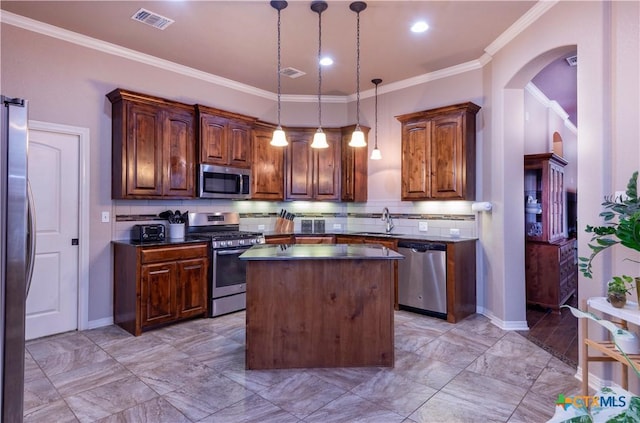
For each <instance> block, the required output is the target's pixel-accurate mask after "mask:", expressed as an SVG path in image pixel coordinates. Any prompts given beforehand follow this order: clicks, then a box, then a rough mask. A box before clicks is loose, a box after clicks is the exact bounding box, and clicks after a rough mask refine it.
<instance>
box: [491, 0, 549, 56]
mask: <svg viewBox="0 0 640 423" xmlns="http://www.w3.org/2000/svg"><path fill="white" fill-rule="evenodd" d="M558 2H559V0H548V1H547V0H541V1H538V2H537V3H536V4H535V5H534V6H533V7H532V8H531V9H529V10H528V11H527V13H525V14H524V15H522V16H521V17H520V19H518V20H517V21H515V22H514V23H513V25H511V26H510V27H509V28H507V30H506V31H504V32H503V33H502V34H500V35H499V36H498V38H496V39H495V40H494V41H493V42H492V43H491V44H489V45H488V46H487V48H485V49H484V51H485V52H486V53H487V54H488V55H489V56H492V57H493V56H494V55H495V54H496V53H497V52H498V51H499V50H500V49H501V48H502V47H504V46H506V45H507V44H509V43H510V42H511V41H512V40H513V39H514V38H516V36H518V35H519V34H520V33H521V32H522V31H524V30H525V29H527V28H528V27H529V25H531V24H532V23H534V22H535V21H536V20H538V18H539V17H540V16H542V15H544V14H545V13H547V11H548V10H549V9H551V8H552V7H553V6H555V5H556V4H557V3H558Z"/></svg>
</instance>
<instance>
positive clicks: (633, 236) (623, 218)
mask: <svg viewBox="0 0 640 423" xmlns="http://www.w3.org/2000/svg"><path fill="white" fill-rule="evenodd" d="M625 194H626V195H625V196H618V197H615V196H608V197H605V201H604V202H603V203H602V206H603V207H604V210H603V211H602V212H601V213H600V216H601V217H602V218H604V220H605V223H604V224H603V225H600V226H591V225H587V227H586V229H585V232H587V233H590V234H592V236H591V240H590V242H589V248H590V249H591V255H590V256H589V257H580V258H579V259H578V260H579V263H578V268H579V270H580V271H581V272H582V274H583V275H584V276H585V277H587V278H592V277H593V275H592V266H593V260H594V259H595V257H596V256H597V255H598V254H600V253H601V252H603V251H604V250H606V249H608V248H611V247H613V246H615V245H621V246H622V247H625V248H629V249H631V250H634V251H638V252H640V199H639V198H638V172H637V171H636V172H634V173H633V175H631V179H629V183H628V184H627V190H626V192H625ZM626 260H631V261H634V262H637V261H636V260H633V259H630V258H627V259H626ZM632 279H633V280H634V281H635V287H636V290H637V291H639V292H638V293H639V294H640V283H639V282H640V277H635V278H631V277H630V276H626V275H622V276H614V277H613V278H612V279H611V281H610V282H609V284H611V283H612V282H613V284H612V285H613V286H612V289H613V290H614V292H617V293H621V292H623V291H624V295H625V299H626V294H627V293H629V289H628V288H626V285H627V284H628V283H630V282H631V280H632ZM622 286H624V287H625V289H624V290H623V289H622ZM638 297H639V298H640V295H639V296H638Z"/></svg>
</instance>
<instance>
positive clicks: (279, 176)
mask: <svg viewBox="0 0 640 423" xmlns="http://www.w3.org/2000/svg"><path fill="white" fill-rule="evenodd" d="M274 129H275V128H272V127H268V126H262V125H256V127H255V128H254V129H253V131H252V139H253V142H252V144H253V146H252V151H253V154H252V157H251V161H252V165H251V199H252V200H275V201H282V200H284V179H285V178H284V151H285V149H284V148H282V147H274V146H272V145H271V144H270V143H271V137H272V135H273V130H274Z"/></svg>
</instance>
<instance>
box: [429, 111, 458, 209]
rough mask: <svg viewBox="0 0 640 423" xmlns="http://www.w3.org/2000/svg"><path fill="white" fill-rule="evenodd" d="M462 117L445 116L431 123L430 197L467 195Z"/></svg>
mask: <svg viewBox="0 0 640 423" xmlns="http://www.w3.org/2000/svg"><path fill="white" fill-rule="evenodd" d="M464 162H465V161H464V145H463V142H462V116H461V115H458V116H455V115H454V116H445V117H443V118H439V119H434V120H433V122H432V123H431V169H432V170H431V197H433V198H438V199H444V198H464V189H463V186H464V181H465V178H466V175H465V168H464Z"/></svg>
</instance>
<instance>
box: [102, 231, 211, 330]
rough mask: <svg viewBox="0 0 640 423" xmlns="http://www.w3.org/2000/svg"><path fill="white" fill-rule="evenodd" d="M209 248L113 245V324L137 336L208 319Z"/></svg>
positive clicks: (186, 245)
mask: <svg viewBox="0 0 640 423" xmlns="http://www.w3.org/2000/svg"><path fill="white" fill-rule="evenodd" d="M208 252H209V246H208V244H207V243H194V244H173V245H155V246H148V247H145V246H140V245H132V244H129V243H126V242H115V243H114V310H113V320H114V323H115V324H117V325H118V326H120V327H122V328H123V329H125V330H126V331H128V332H129V333H131V334H133V335H135V336H139V335H141V334H142V332H143V331H144V330H146V329H148V328H152V327H155V326H159V325H161V324H167V323H172V322H177V321H179V320H183V319H187V318H190V317H195V316H204V315H206V313H207V309H208V301H207V280H208V278H207V275H208V263H209V258H208V257H209V256H208Z"/></svg>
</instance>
